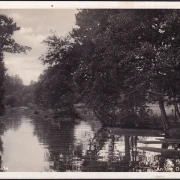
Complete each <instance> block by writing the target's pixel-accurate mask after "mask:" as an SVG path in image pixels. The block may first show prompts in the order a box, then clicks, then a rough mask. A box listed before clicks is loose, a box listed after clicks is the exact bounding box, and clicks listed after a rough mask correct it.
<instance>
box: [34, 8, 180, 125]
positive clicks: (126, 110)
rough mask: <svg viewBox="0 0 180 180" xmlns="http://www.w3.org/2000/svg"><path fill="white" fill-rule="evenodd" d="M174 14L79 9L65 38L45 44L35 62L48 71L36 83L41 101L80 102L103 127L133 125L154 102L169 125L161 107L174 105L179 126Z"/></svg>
mask: <svg viewBox="0 0 180 180" xmlns="http://www.w3.org/2000/svg"><path fill="white" fill-rule="evenodd" d="M179 15H180V11H179V10H87V9H86V10H80V11H79V13H78V14H77V15H76V25H77V28H74V29H73V31H72V32H71V33H70V35H69V36H68V37H66V38H59V37H57V36H55V35H54V36H51V37H48V38H47V39H46V40H45V41H44V43H45V44H46V45H47V46H48V51H47V53H46V54H44V55H42V57H41V58H40V59H41V60H42V61H43V62H44V63H45V64H47V65H48V68H47V70H46V71H45V72H44V74H42V75H41V77H40V80H39V82H38V86H37V87H39V88H37V91H38V93H37V94H41V93H42V92H44V93H43V94H42V96H43V98H44V99H43V98H41V97H39V98H40V100H41V101H44V100H46V104H48V105H50V104H51V103H55V104H58V103H60V102H63V101H64V100H66V101H68V102H70V103H77V102H85V103H86V104H87V105H89V106H90V107H91V108H92V109H93V110H94V112H95V114H96V115H97V116H98V117H99V118H100V119H103V122H105V123H107V124H114V123H115V124H116V123H122V122H123V121H126V120H127V119H131V121H133V120H135V121H134V123H135V124H138V120H139V119H143V118H145V117H146V116H147V107H146V106H147V103H158V104H159V106H160V110H161V114H162V119H163V122H164V123H165V124H168V120H167V116H166V112H165V109H164V105H165V104H167V105H168V104H174V106H175V110H176V114H177V121H179V122H180V114H179V109H178V103H179V95H180V94H179V88H180V83H179V82H180V81H179V80H180V71H179V70H180V63H179V55H180V51H179V41H180V34H179V30H180V16H179ZM52 82H53V83H52ZM41 84H43V86H42V85H41ZM69 93H70V96H69ZM67 94H68V96H67ZM62 97H65V99H63V100H62ZM68 97H70V98H68ZM55 104H54V105H55ZM51 105H52V104H51ZM54 105H53V106H54ZM165 124H164V127H165ZM165 128H167V127H165Z"/></svg>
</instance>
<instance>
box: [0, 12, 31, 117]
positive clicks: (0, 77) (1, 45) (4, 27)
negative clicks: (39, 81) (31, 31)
mask: <svg viewBox="0 0 180 180" xmlns="http://www.w3.org/2000/svg"><path fill="white" fill-rule="evenodd" d="M18 30H20V27H19V26H17V24H16V23H15V22H14V20H13V19H12V18H9V17H7V16H5V15H2V14H0V114H2V113H3V111H4V110H3V109H4V107H3V98H4V88H3V82H4V78H5V71H6V69H5V67H4V53H5V52H8V53H21V52H23V53H25V52H26V51H27V50H30V49H31V48H30V47H27V46H22V45H19V44H18V43H16V41H15V40H14V39H13V34H14V32H16V31H18Z"/></svg>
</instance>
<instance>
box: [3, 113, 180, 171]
mask: <svg viewBox="0 0 180 180" xmlns="http://www.w3.org/2000/svg"><path fill="white" fill-rule="evenodd" d="M3 121H4V122H5V124H6V130H5V131H4V133H3V134H2V135H1V139H0V140H1V141H0V151H1V152H2V158H1V168H2V167H7V169H6V171H9V172H16V171H18V172H42V171H58V172H59V171H87V172H90V171H91V172H93V171H100V172H103V171H105V172H106V171H107V172H110V171H111V172H121V171H125V172H127V171H180V168H179V167H180V163H179V162H180V160H179V157H178V156H173V157H172V156H169V155H167V154H166V153H164V154H163V153H161V152H153V151H145V150H140V149H138V147H154V148H161V147H162V144H156V143H155V144H144V143H143V141H157V138H158V137H159V136H161V133H156V132H155V133H151V135H149V133H148V132H147V133H146V132H143V133H139V132H136V131H134V132H133V131H132V130H131V131H128V130H127V131H121V130H120V129H115V130H112V129H103V128H101V124H100V123H99V122H98V121H96V120H92V119H88V120H86V121H83V120H82V121H81V122H78V123H76V124H70V123H68V124H65V123H63V124H61V126H60V128H57V127H53V126H52V125H51V124H50V123H49V122H47V121H44V120H43V119H41V118H40V117H34V116H32V112H29V111H26V112H24V111H19V110H16V111H12V112H8V113H7V114H6V115H5V116H4V118H3ZM157 134H158V135H157ZM159 138H163V137H159ZM140 142H141V143H140ZM171 154H172V153H171Z"/></svg>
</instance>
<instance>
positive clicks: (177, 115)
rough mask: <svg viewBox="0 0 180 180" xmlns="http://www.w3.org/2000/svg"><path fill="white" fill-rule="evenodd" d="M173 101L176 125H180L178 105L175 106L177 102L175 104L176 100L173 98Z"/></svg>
mask: <svg viewBox="0 0 180 180" xmlns="http://www.w3.org/2000/svg"><path fill="white" fill-rule="evenodd" d="M173 100H174V107H175V112H176V117H177V121H178V123H180V113H179V108H178V105H177V102H176V98H175V97H173Z"/></svg>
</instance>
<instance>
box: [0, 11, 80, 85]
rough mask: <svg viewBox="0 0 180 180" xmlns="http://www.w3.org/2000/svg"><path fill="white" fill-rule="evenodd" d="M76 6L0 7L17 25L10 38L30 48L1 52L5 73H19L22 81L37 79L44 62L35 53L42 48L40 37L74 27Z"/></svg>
mask: <svg viewBox="0 0 180 180" xmlns="http://www.w3.org/2000/svg"><path fill="white" fill-rule="evenodd" d="M77 12H78V11H77V10H75V9H74V10H73V9H67V10H66V9H62V10H61V9H56V10H35V9H34V10H15V9H11V10H0V14H5V15H7V16H8V17H12V18H13V19H14V21H15V22H16V23H17V25H18V26H20V27H21V29H20V30H19V31H16V32H15V33H14V35H13V38H14V39H15V40H16V42H17V43H19V44H21V45H25V46H29V47H31V48H32V50H31V51H30V52H27V54H9V53H6V54H5V58H4V60H5V66H6V68H7V69H8V70H7V72H8V74H9V75H15V74H19V76H20V77H21V78H22V80H23V82H24V84H25V85H28V84H29V83H30V81H31V80H34V81H37V80H38V77H39V75H40V73H41V72H42V71H43V70H44V69H45V66H44V65H43V64H42V62H41V61H40V60H39V57H40V56H41V55H42V54H43V53H45V52H46V48H47V47H46V46H45V45H44V44H42V41H43V40H44V39H46V38H47V37H48V36H49V35H51V34H52V32H55V34H56V35H58V36H65V35H66V34H68V32H70V31H71V30H72V28H73V27H75V14H76V13H77Z"/></svg>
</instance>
